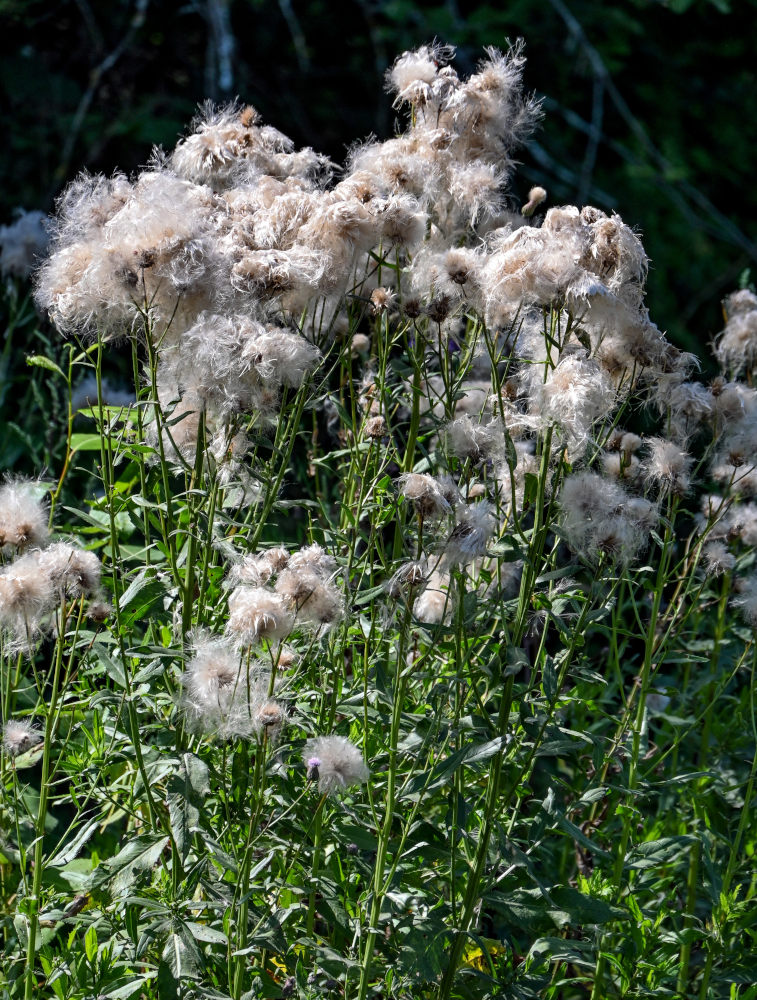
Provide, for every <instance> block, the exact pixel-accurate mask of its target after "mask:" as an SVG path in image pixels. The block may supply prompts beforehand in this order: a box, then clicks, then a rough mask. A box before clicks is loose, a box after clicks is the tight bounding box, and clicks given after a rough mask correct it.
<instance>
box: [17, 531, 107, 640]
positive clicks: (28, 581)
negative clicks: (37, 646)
mask: <svg viewBox="0 0 757 1000" xmlns="http://www.w3.org/2000/svg"><path fill="white" fill-rule="evenodd" d="M101 569H102V567H101V564H100V560H99V559H98V557H97V555H95V553H94V552H87V551H85V550H84V549H80V548H78V547H77V546H75V545H70V544H69V543H68V542H55V543H54V544H52V545H49V546H48V547H47V548H43V549H31V550H30V551H28V552H25V553H24V554H23V555H20V556H18V557H17V558H16V559H15V560H14V561H13V562H11V563H8V564H7V565H6V566H3V567H2V569H0V628H2V629H5V630H7V631H9V632H10V633H11V634H12V635H13V637H14V639H15V641H16V643H17V645H18V646H19V648H22V649H23V648H28V647H29V645H30V644H31V643H32V642H33V641H34V640H35V639H36V638H37V637H38V636H39V635H40V633H41V632H42V631H43V630H44V629H45V627H46V626H47V625H48V624H51V616H52V614H53V612H54V611H55V609H56V608H57V607H59V606H60V605H61V604H62V603H63V602H64V601H70V600H75V599H76V598H79V597H92V598H95V599H96V600H99V597H100V574H101Z"/></svg>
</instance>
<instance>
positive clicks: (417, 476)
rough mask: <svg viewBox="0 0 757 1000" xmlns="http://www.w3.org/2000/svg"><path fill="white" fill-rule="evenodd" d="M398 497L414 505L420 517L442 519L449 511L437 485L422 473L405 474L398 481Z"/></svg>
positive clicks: (431, 478)
mask: <svg viewBox="0 0 757 1000" xmlns="http://www.w3.org/2000/svg"><path fill="white" fill-rule="evenodd" d="M399 484H400V486H399V492H400V496H402V497H404V498H405V499H406V500H409V501H410V502H411V503H412V504H414V506H415V508H416V510H417V511H418V513H419V514H420V516H421V517H423V518H426V517H442V516H443V515H444V514H447V513H448V512H449V510H450V504H449V501H448V500H447V499H446V498H445V496H444V493H443V491H442V489H441V487H440V485H439V483H438V482H437V481H436V480H435V479H434V478H433V476H429V475H427V474H426V473H424V472H406V473H405V474H404V475H403V476H400V479H399Z"/></svg>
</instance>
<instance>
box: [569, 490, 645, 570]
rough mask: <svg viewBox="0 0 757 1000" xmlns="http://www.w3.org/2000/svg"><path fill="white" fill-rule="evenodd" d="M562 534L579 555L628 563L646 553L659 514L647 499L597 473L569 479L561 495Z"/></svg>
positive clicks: (586, 557)
mask: <svg viewBox="0 0 757 1000" xmlns="http://www.w3.org/2000/svg"><path fill="white" fill-rule="evenodd" d="M560 506H561V508H562V514H563V518H562V533H563V535H564V537H565V540H566V541H567V543H568V545H570V547H571V548H572V549H573V550H574V551H575V552H577V553H578V554H579V555H581V556H583V557H584V558H585V559H588V560H589V561H590V562H592V563H596V562H597V561H598V560H599V559H600V557H602V556H604V557H605V558H606V559H607V560H609V561H610V562H619V563H623V564H625V563H628V562H630V561H631V560H632V559H634V558H635V557H636V556H637V555H639V554H640V553H641V552H643V551H644V549H645V548H646V546H647V545H648V543H649V534H650V532H651V531H652V529H653V528H654V527H655V526H656V524H657V521H658V518H659V514H658V511H657V508H656V506H655V505H654V504H653V503H652V502H651V501H650V500H646V499H644V498H643V497H639V496H633V495H631V494H630V493H628V492H626V490H624V489H623V487H622V486H620V484H619V483H617V482H613V481H612V480H610V479H607V478H605V477H604V476H601V475H598V474H597V473H594V472H577V473H574V474H573V475H571V476H568V477H567V478H566V480H565V482H564V483H563V488H562V492H561V494H560Z"/></svg>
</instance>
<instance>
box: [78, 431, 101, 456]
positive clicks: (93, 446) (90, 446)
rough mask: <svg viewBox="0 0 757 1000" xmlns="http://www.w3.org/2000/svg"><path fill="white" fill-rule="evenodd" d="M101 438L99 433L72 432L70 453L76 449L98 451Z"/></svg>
mask: <svg viewBox="0 0 757 1000" xmlns="http://www.w3.org/2000/svg"><path fill="white" fill-rule="evenodd" d="M101 445H102V438H101V437H100V435H99V434H72V435H71V454H72V455H73V454H74V453H75V452H77V451H100V448H101Z"/></svg>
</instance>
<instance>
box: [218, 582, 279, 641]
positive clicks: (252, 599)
mask: <svg viewBox="0 0 757 1000" xmlns="http://www.w3.org/2000/svg"><path fill="white" fill-rule="evenodd" d="M293 627H294V614H293V612H292V611H291V610H290V608H289V607H288V606H287V603H286V602H285V601H284V599H283V598H282V597H281V596H280V595H279V594H276V593H274V592H273V591H272V590H266V589H265V588H264V587H248V586H240V587H237V588H236V589H235V590H233V591H232V593H231V596H230V597H229V620H228V622H227V623H226V634H227V635H228V636H229V637H230V638H231V639H233V640H234V641H235V642H237V643H239V644H240V645H241V646H250V645H252V644H253V643H255V642H259V641H260V640H261V639H268V640H269V641H270V642H278V641H280V640H281V639H285V638H286V637H287V636H288V635H289V633H290V632H291V631H292V628H293Z"/></svg>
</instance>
